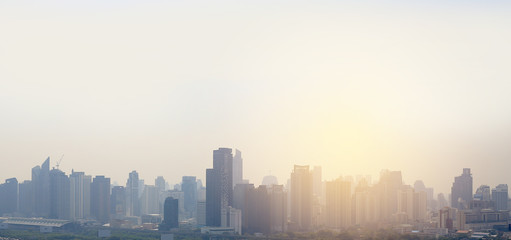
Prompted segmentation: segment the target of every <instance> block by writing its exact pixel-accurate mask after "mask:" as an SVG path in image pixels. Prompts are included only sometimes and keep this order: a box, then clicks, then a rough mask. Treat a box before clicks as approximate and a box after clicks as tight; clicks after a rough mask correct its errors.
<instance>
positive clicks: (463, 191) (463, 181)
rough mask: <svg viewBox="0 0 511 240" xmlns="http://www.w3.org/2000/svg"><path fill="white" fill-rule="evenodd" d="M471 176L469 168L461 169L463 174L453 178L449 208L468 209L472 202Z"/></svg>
mask: <svg viewBox="0 0 511 240" xmlns="http://www.w3.org/2000/svg"><path fill="white" fill-rule="evenodd" d="M472 192H473V188H472V174H471V173H470V168H463V174H462V175H461V176H458V177H455V178H454V183H453V184H452V188H451V207H452V208H457V209H460V210H461V209H468V208H469V204H470V201H472Z"/></svg>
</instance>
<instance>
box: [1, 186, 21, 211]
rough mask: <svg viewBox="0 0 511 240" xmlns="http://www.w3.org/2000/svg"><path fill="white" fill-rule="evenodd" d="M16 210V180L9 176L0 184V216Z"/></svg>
mask: <svg viewBox="0 0 511 240" xmlns="http://www.w3.org/2000/svg"><path fill="white" fill-rule="evenodd" d="M16 212H18V180H16V178H9V179H7V180H5V183H4V184H0V216H2V215H3V214H10V215H13V214H14V213H16Z"/></svg>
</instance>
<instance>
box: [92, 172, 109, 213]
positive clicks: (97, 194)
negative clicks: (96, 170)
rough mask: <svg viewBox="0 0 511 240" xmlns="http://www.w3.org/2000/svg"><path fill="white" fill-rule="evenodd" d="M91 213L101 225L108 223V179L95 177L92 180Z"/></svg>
mask: <svg viewBox="0 0 511 240" xmlns="http://www.w3.org/2000/svg"><path fill="white" fill-rule="evenodd" d="M91 212H92V216H94V218H96V220H98V221H99V222H101V223H107V222H109V221H110V178H105V176H96V177H95V178H94V179H93V180H92V185H91Z"/></svg>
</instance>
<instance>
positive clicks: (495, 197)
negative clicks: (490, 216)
mask: <svg viewBox="0 0 511 240" xmlns="http://www.w3.org/2000/svg"><path fill="white" fill-rule="evenodd" d="M491 198H492V201H493V202H494V203H495V210H497V211H500V210H508V207H507V203H508V200H509V196H508V188H507V184H499V185H497V187H495V188H494V189H492V191H491Z"/></svg>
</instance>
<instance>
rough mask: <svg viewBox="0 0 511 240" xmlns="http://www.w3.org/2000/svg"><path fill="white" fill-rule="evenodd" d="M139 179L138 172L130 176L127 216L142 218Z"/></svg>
mask: <svg viewBox="0 0 511 240" xmlns="http://www.w3.org/2000/svg"><path fill="white" fill-rule="evenodd" d="M138 195H139V179H138V173H137V171H132V172H131V173H130V174H129V178H128V181H127V183H126V215H127V216H140V201H139V198H138Z"/></svg>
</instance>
